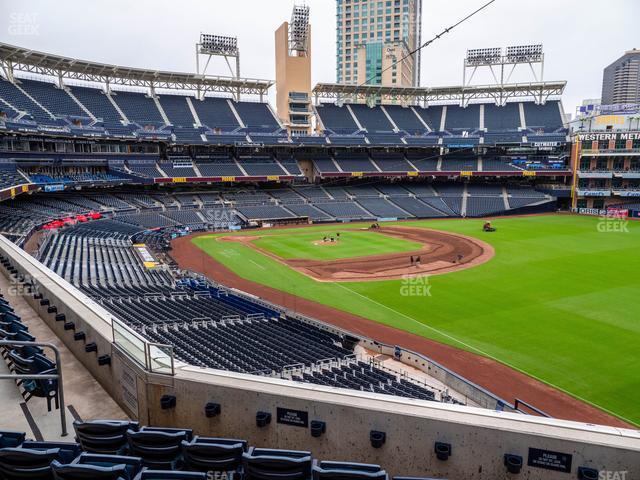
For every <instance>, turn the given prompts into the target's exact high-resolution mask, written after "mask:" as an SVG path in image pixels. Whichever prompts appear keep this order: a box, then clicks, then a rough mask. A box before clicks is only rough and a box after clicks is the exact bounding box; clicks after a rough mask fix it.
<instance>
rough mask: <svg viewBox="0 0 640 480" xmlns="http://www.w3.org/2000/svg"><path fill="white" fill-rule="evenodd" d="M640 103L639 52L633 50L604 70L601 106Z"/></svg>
mask: <svg viewBox="0 0 640 480" xmlns="http://www.w3.org/2000/svg"><path fill="white" fill-rule="evenodd" d="M618 103H640V50H637V49H635V48H634V49H633V50H629V51H628V52H626V53H625V54H624V55H623V56H622V57H620V58H619V59H618V60H616V61H615V62H613V63H612V64H611V65H609V66H608V67H607V68H605V69H604V76H603V80H602V104H603V105H614V104H618Z"/></svg>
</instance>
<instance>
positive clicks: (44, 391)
mask: <svg viewBox="0 0 640 480" xmlns="http://www.w3.org/2000/svg"><path fill="white" fill-rule="evenodd" d="M8 358H9V361H10V362H11V363H12V364H13V370H14V371H15V373H16V374H17V375H36V374H38V375H53V374H55V373H57V370H56V365H55V363H53V362H52V361H51V360H49V359H48V358H47V357H45V356H43V355H40V354H36V355H33V356H32V357H31V358H25V357H23V356H22V355H20V354H19V353H18V352H17V351H16V350H12V351H10V352H9V357H8ZM18 384H19V385H20V386H21V387H22V388H23V390H24V391H23V393H22V396H23V398H24V400H25V402H28V401H29V400H30V399H31V398H33V397H42V398H46V399H47V409H48V411H51V400H55V404H56V408H58V407H59V405H58V381H57V380H55V379H36V380H22V381H20V382H18Z"/></svg>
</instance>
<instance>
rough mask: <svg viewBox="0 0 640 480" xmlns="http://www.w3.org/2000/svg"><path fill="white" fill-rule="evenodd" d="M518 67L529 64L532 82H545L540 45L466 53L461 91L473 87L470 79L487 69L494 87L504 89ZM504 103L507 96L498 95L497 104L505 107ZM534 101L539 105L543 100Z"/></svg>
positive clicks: (487, 49)
mask: <svg viewBox="0 0 640 480" xmlns="http://www.w3.org/2000/svg"><path fill="white" fill-rule="evenodd" d="M519 65H529V69H530V70H531V74H532V76H531V83H539V84H542V83H543V81H544V79H543V77H544V52H543V48H542V45H541V44H537V45H520V46H513V47H506V48H505V49H502V48H500V47H498V48H475V49H470V50H467V56H466V57H465V59H464V67H463V73H462V86H463V88H468V87H472V86H473V79H474V77H475V74H476V73H477V72H478V70H480V69H485V70H487V69H488V70H489V71H490V72H491V75H492V76H493V80H494V81H495V85H496V86H498V87H500V88H503V87H504V86H505V85H506V84H508V83H509V82H510V80H511V77H512V76H513V73H514V72H515V70H516V68H517V67H518V66H519ZM469 72H470V74H469ZM506 101H507V97H506V96H498V97H497V99H496V102H497V103H498V104H499V105H504V103H505V102H506ZM537 101H539V102H541V103H542V102H543V101H544V97H543V96H540V97H538V98H537Z"/></svg>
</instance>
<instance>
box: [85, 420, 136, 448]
mask: <svg viewBox="0 0 640 480" xmlns="http://www.w3.org/2000/svg"><path fill="white" fill-rule="evenodd" d="M73 428H74V430H75V432H76V440H77V441H78V442H79V443H80V445H82V449H83V450H84V451H85V452H91V453H104V454H118V453H122V452H123V450H124V448H125V447H126V445H127V430H131V431H134V432H135V431H137V430H138V423H137V422H129V421H118V420H93V421H89V422H80V421H77V420H76V421H74V422H73Z"/></svg>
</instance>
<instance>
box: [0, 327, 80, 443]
mask: <svg viewBox="0 0 640 480" xmlns="http://www.w3.org/2000/svg"><path fill="white" fill-rule="evenodd" d="M0 346H7V347H43V348H50V349H51V350H53V354H54V356H55V364H56V372H57V373H54V374H34V375H21V374H12V373H9V374H0V380H57V381H58V401H59V403H60V427H61V429H62V433H61V436H63V437H66V436H67V435H68V432H67V417H66V411H65V405H64V386H63V385H62V362H61V361H60V350H58V347H56V346H55V345H53V344H52V343H42V342H22V341H15V340H0Z"/></svg>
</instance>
